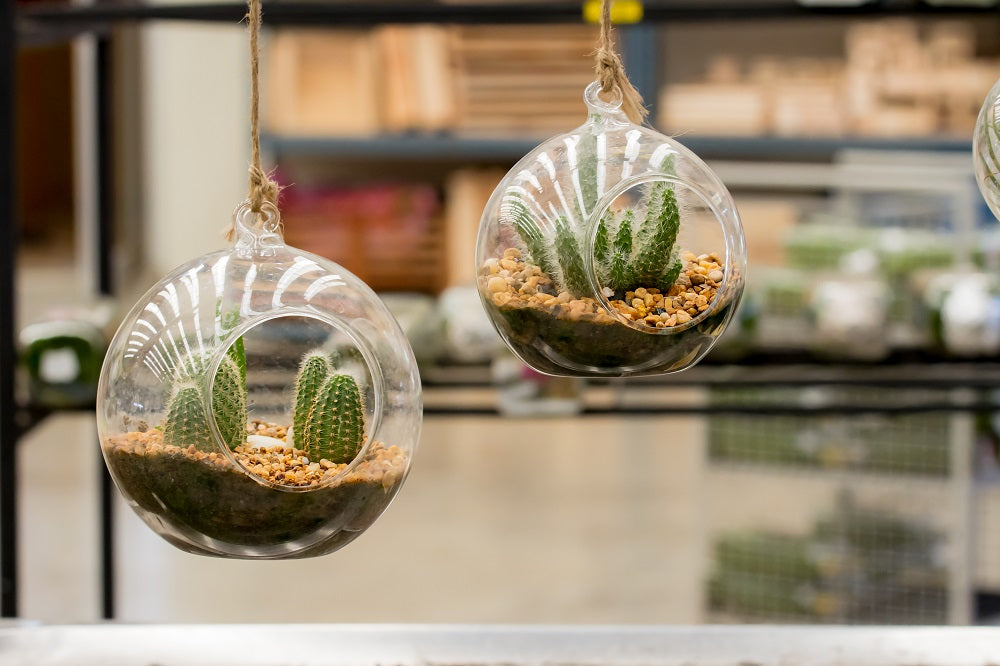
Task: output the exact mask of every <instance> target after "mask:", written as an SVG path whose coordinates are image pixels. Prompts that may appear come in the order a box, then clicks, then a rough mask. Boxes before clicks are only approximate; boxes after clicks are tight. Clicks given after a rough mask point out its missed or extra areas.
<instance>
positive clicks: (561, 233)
mask: <svg viewBox="0 0 1000 666" xmlns="http://www.w3.org/2000/svg"><path fill="white" fill-rule="evenodd" d="M556 256H557V257H558V258H559V266H560V267H561V268H562V284H560V285H559V286H560V288H561V289H564V290H566V291H568V292H570V293H571V294H585V293H587V290H588V289H589V286H588V285H589V282H588V280H587V272H586V270H584V267H583V256H581V254H580V246H579V244H578V243H577V240H576V235H575V234H574V233H573V228H572V227H571V226H570V224H569V222H568V221H567V220H566V218H565V217H560V218H559V221H558V222H557V223H556Z"/></svg>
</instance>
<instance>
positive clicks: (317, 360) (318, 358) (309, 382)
mask: <svg viewBox="0 0 1000 666" xmlns="http://www.w3.org/2000/svg"><path fill="white" fill-rule="evenodd" d="M330 370H331V369H330V361H329V359H328V358H327V357H326V355H325V354H323V353H322V352H318V351H316V352H310V353H309V354H306V356H305V358H303V359H302V363H301V364H300V365H299V374H298V376H297V377H296V379H295V410H294V413H293V414H292V433H293V436H294V437H295V438H297V439H298V440H300V441H301V442H304V441H305V433H306V421H307V420H308V418H309V412H310V411H311V410H312V408H313V403H314V402H315V400H316V396H317V395H318V394H319V390H320V388H322V386H323V382H325V381H326V378H327V377H328V376H329V375H330ZM299 448H304V447H303V446H301V445H300V446H299Z"/></svg>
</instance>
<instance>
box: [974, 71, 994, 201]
mask: <svg viewBox="0 0 1000 666" xmlns="http://www.w3.org/2000/svg"><path fill="white" fill-rule="evenodd" d="M972 136H973V139H972V152H973V163H974V165H975V169H976V182H977V183H978V184H979V191H980V192H982V193H983V198H984V199H986V205H988V206H989V207H990V210H991V211H993V214H994V215H995V216H996V217H997V218H998V219H1000V81H997V82H996V83H995V84H994V85H993V88H992V89H991V90H990V92H989V94H988V95H987V96H986V100H985V101H984V102H983V106H982V108H981V109H980V110H979V117H978V118H977V120H976V129H975V131H974V132H973V135H972Z"/></svg>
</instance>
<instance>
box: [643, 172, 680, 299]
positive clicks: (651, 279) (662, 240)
mask: <svg viewBox="0 0 1000 666" xmlns="http://www.w3.org/2000/svg"><path fill="white" fill-rule="evenodd" d="M680 227H681V216H680V209H679V208H678V207H677V196H676V195H675V194H674V191H673V189H672V188H670V187H668V186H667V185H666V184H665V183H656V184H654V185H653V186H652V188H651V191H650V195H649V204H648V208H647V210H646V217H645V219H644V220H643V223H642V228H641V229H640V231H639V234H640V237H641V238H642V239H643V243H642V245H641V246H640V247H639V251H638V252H637V253H636V256H635V259H634V260H633V261H632V276H633V280H634V281H635V282H636V283H638V284H647V285H656V284H659V283H660V281H661V278H663V277H664V274H666V273H668V272H671V271H672V268H673V266H672V264H674V259H676V257H675V256H674V253H675V250H674V244H675V243H676V242H677V234H678V232H679V231H680ZM675 280H677V276H674V279H673V280H671V281H670V284H673V283H674V281H675Z"/></svg>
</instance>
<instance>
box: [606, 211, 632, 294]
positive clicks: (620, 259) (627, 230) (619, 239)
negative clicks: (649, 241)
mask: <svg viewBox="0 0 1000 666" xmlns="http://www.w3.org/2000/svg"><path fill="white" fill-rule="evenodd" d="M634 219H635V213H633V212H632V209H631V208H627V209H625V214H624V215H623V216H622V220H621V222H620V223H619V224H618V232H617V233H615V239H614V243H613V246H612V254H611V270H610V271H609V273H610V275H609V278H608V279H609V281H610V283H611V288H612V289H614V290H615V291H625V290H626V289H628V288H629V287H631V286H632V272H631V269H630V263H631V259H632V222H633V221H634Z"/></svg>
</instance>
